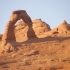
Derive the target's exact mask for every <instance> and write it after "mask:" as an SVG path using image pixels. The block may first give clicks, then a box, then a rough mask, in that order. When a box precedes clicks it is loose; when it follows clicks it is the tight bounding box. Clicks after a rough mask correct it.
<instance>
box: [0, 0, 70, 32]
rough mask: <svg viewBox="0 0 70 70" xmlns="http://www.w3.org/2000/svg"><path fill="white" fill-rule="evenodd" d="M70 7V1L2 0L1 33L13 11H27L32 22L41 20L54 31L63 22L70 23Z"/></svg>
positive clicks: (0, 5) (0, 11)
mask: <svg viewBox="0 0 70 70" xmlns="http://www.w3.org/2000/svg"><path fill="white" fill-rule="evenodd" d="M69 6H70V0H41V1H40V0H30V1H28V0H26V1H25V0H23V1H22V0H20V1H19V0H18V1H17V0H15V1H14V0H13V1H12V0H11V1H10V0H7V1H6V0H0V16H1V17H0V23H1V26H0V33H3V32H4V29H5V26H6V23H7V22H8V20H9V17H10V16H11V12H12V11H13V10H18V9H21V10H26V11H27V13H28V14H29V16H30V17H31V19H32V20H35V19H39V18H41V19H42V21H45V22H46V23H47V24H49V25H50V27H51V28H52V29H53V28H55V27H56V26H58V25H59V24H60V23H61V22H62V21H63V20H66V21H67V22H68V23H70V18H69V15H70V7H69Z"/></svg>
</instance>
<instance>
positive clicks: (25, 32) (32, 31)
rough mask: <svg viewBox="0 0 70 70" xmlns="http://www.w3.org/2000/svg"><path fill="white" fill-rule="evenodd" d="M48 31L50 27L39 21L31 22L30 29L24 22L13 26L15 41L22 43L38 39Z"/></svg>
mask: <svg viewBox="0 0 70 70" xmlns="http://www.w3.org/2000/svg"><path fill="white" fill-rule="evenodd" d="M50 30H51V28H50V26H49V25H48V24H47V23H45V22H43V21H42V20H41V19H36V20H33V21H32V27H31V28H30V27H28V26H27V24H25V22H23V21H20V22H18V23H17V24H16V26H15V36H16V39H17V40H20V41H23V40H25V39H28V38H33V37H38V36H39V35H42V34H43V33H44V32H48V31H50Z"/></svg>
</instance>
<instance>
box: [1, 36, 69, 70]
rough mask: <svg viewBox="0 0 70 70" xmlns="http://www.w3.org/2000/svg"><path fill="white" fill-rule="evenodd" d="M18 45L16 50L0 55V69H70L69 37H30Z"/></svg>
mask: <svg viewBox="0 0 70 70" xmlns="http://www.w3.org/2000/svg"><path fill="white" fill-rule="evenodd" d="M13 44H15V43H14V42H13ZM15 45H16V44H15ZM20 45H21V46H19V47H18V48H19V50H18V51H17V52H11V53H6V54H1V55H0V70H70V37H45V38H38V39H30V40H26V41H24V42H22V43H20Z"/></svg>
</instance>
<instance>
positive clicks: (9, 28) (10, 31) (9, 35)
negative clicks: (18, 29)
mask: <svg viewBox="0 0 70 70" xmlns="http://www.w3.org/2000/svg"><path fill="white" fill-rule="evenodd" d="M20 19H22V20H23V21H24V22H25V23H26V24H27V25H28V26H29V27H32V21H31V18H30V17H29V15H28V14H27V13H26V11H25V10H17V11H13V12H12V15H11V17H10V19H9V21H8V22H7V24H6V28H5V31H4V34H3V37H2V45H1V48H3V47H7V43H10V42H9V41H10V40H11V41H12V40H15V41H16V38H15V33H14V29H15V24H16V22H17V21H18V20H20ZM11 45H12V44H10V46H11Z"/></svg>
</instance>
